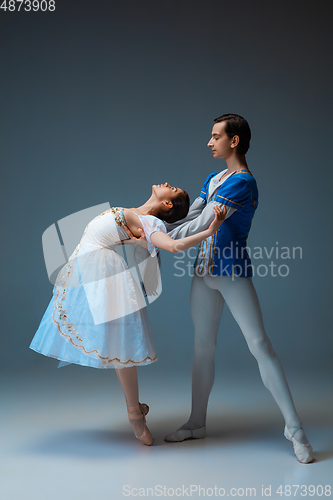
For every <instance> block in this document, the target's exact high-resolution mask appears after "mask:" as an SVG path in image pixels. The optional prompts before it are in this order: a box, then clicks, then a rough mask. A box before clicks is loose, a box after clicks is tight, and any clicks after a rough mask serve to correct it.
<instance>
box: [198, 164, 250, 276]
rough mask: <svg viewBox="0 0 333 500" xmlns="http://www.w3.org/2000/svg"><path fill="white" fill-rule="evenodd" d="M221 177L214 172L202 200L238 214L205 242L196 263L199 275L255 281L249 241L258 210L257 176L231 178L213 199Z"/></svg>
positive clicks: (246, 174) (241, 173) (245, 172)
mask: <svg viewBox="0 0 333 500" xmlns="http://www.w3.org/2000/svg"><path fill="white" fill-rule="evenodd" d="M217 174H218V172H214V173H212V174H210V175H209V176H208V177H207V179H206V180H205V182H204V184H203V187H202V190H201V193H200V197H201V198H202V199H203V200H204V202H205V204H207V203H208V202H210V201H212V200H214V201H216V202H219V203H223V204H224V205H227V206H230V207H233V208H235V209H236V211H235V212H234V213H233V214H232V215H231V216H230V217H228V218H227V219H225V221H224V222H223V224H222V225H221V227H220V228H219V230H218V231H217V232H216V233H215V234H214V235H213V236H211V237H210V238H207V239H206V240H204V241H202V242H201V243H200V246H199V252H198V255H197V259H196V261H195V264H194V266H195V268H196V273H197V274H199V275H200V274H210V275H215V276H231V275H232V274H233V272H234V274H235V275H237V276H242V277H252V266H251V260H250V257H249V254H248V252H247V237H248V234H249V231H250V228H251V223H252V219H253V216H254V213H255V211H256V209H257V206H258V189H257V183H256V181H255V179H254V177H253V175H252V174H251V173H250V172H249V171H248V170H240V171H237V172H235V173H233V174H232V175H230V176H229V177H228V178H227V179H226V180H225V181H224V182H223V184H221V185H220V186H219V187H218V188H217V189H216V190H215V191H214V192H213V193H212V194H211V196H209V184H210V181H211V180H212V179H213V177H215V176H216V175H217Z"/></svg>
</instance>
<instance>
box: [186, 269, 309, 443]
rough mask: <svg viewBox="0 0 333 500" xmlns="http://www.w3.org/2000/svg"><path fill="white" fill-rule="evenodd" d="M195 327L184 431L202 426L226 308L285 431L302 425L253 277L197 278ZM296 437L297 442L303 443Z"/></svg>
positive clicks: (194, 283) (193, 312) (194, 284)
mask: <svg viewBox="0 0 333 500" xmlns="http://www.w3.org/2000/svg"><path fill="white" fill-rule="evenodd" d="M190 302H191V315H192V319H193V323H194V361H193V371H192V412H191V416H190V419H189V422H188V423H187V424H185V425H184V426H183V427H182V428H184V429H185V428H190V427H192V426H191V423H193V424H194V425H195V427H202V426H205V424H206V412H207V405H208V398H209V394H210V392H211V389H212V386H213V382H214V352H215V346H216V338H217V331H218V326H219V323H220V318H221V314H222V310H223V306H224V302H226V303H227V305H228V307H229V309H230V311H231V314H232V315H233V317H234V318H235V320H236V322H237V323H238V325H239V327H240V329H241V331H242V333H243V335H244V337H245V340H246V342H247V345H248V347H249V349H250V352H251V354H252V355H253V356H254V357H255V358H256V360H257V362H258V366H259V371H260V375H261V378H262V381H263V383H264V385H265V386H266V387H267V389H269V390H270V392H271V393H272V395H273V397H274V399H275V401H276V403H277V404H278V406H279V408H280V410H281V412H282V414H283V417H284V419H285V423H286V425H287V426H288V427H294V426H297V425H300V423H301V422H300V418H299V416H298V415H297V412H296V409H295V406H294V402H293V400H292V396H291V393H290V390H289V387H288V383H287V380H286V377H285V375H284V372H283V369H282V366H281V364H280V361H279V359H278V357H277V355H276V353H275V351H274V349H273V347H272V344H271V342H270V340H269V338H268V337H267V335H266V332H265V329H264V324H263V319H262V313H261V309H260V305H259V301H258V297H257V294H256V291H255V288H254V286H253V283H252V279H251V278H240V277H237V276H234V277H221V276H204V277H200V276H196V275H194V277H193V281H192V288H191V296H190ZM301 434H304V433H303V432H302V433H299V434H298V439H299V441H304V442H305V443H306V442H307V440H306V437H305V434H304V436H303V435H301Z"/></svg>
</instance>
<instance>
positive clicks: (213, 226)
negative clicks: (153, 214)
mask: <svg viewBox="0 0 333 500" xmlns="http://www.w3.org/2000/svg"><path fill="white" fill-rule="evenodd" d="M226 212H227V209H226V207H225V206H224V207H223V210H222V209H221V208H220V207H219V206H215V207H213V213H214V215H215V217H214V220H213V222H211V223H210V225H209V227H208V229H205V230H204V231H201V232H200V233H197V234H193V235H192V236H186V237H185V238H181V239H179V240H173V239H172V238H171V237H170V236H169V235H168V234H165V233H163V232H162V231H155V232H154V233H153V234H152V235H151V237H150V240H151V242H152V243H153V245H155V246H156V247H157V248H160V249H161V250H167V251H168V252H172V253H177V252H182V251H183V250H187V249H188V248H191V247H193V246H195V245H196V244H197V243H200V242H201V241H203V240H205V239H206V238H209V237H210V236H212V235H213V234H214V233H216V231H217V230H218V229H219V227H220V226H221V224H222V223H223V221H224V219H225V217H226Z"/></svg>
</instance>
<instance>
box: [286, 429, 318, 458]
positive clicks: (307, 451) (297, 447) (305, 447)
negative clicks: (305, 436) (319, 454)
mask: <svg viewBox="0 0 333 500" xmlns="http://www.w3.org/2000/svg"><path fill="white" fill-rule="evenodd" d="M291 429H295V430H294V431H293V432H292V433H291V432H290V430H289V429H288V427H287V426H285V428H284V437H285V438H287V439H288V440H289V441H291V442H292V443H293V447H294V453H295V455H296V458H297V460H298V461H299V462H301V464H308V463H310V462H313V460H314V457H313V448H312V446H311V444H310V443H307V444H303V443H300V442H299V441H297V440H296V439H295V438H294V435H295V434H296V432H297V431H299V430H300V429H302V427H301V426H300V425H298V426H297V427H291Z"/></svg>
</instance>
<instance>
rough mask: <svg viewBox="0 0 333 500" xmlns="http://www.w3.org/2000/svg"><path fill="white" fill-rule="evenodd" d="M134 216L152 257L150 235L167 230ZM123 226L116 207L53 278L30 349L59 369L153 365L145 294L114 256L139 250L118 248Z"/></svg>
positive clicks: (154, 220) (153, 220) (97, 219)
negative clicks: (69, 365)
mask: <svg viewBox="0 0 333 500" xmlns="http://www.w3.org/2000/svg"><path fill="white" fill-rule="evenodd" d="M139 217H140V220H141V222H142V226H143V230H144V232H145V236H146V239H147V242H148V250H149V252H150V255H152V256H155V255H156V253H157V252H158V249H157V248H155V247H154V245H153V244H152V243H151V241H150V236H151V234H152V233H153V232H155V231H163V232H165V233H166V232H167V231H166V227H165V225H164V223H163V222H162V221H161V220H160V219H157V218H156V217H153V216H151V215H144V216H139ZM124 225H125V219H124V215H123V208H119V207H112V208H110V209H109V210H106V211H105V212H103V213H102V214H100V215H98V216H97V217H95V218H94V219H93V220H92V221H91V222H89V224H88V225H87V227H86V229H85V231H84V233H83V236H82V238H81V241H80V243H79V245H78V246H77V247H76V249H75V251H74V252H73V254H72V255H71V256H70V258H69V260H68V263H67V264H66V265H65V266H64V267H63V268H62V269H61V271H60V272H59V274H58V277H57V279H56V282H55V286H54V290H53V297H52V299H51V301H50V303H49V305H48V308H47V310H46V311H45V314H44V316H43V318H42V320H41V323H40V325H39V328H38V330H37V332H36V334H35V336H34V338H33V340H32V342H31V344H30V346H29V347H30V348H31V349H33V350H34V351H37V352H39V353H41V354H44V355H45V356H50V357H53V358H56V359H59V360H60V361H62V362H64V364H66V363H76V364H79V365H84V366H91V367H95V368H124V367H130V366H141V365H148V364H150V363H153V362H154V361H157V357H156V354H155V349H154V343H153V338H152V333H151V329H150V325H149V320H148V315H147V311H146V302H145V297H144V294H143V293H142V289H140V286H139V285H138V281H137V280H135V279H134V276H133V270H132V269H131V268H129V266H128V264H127V263H126V260H125V258H124V257H123V256H122V255H119V252H118V253H117V252H116V251H115V249H116V248H117V249H118V250H119V249H124V248H125V247H132V248H134V247H135V248H137V249H138V248H139V249H140V247H138V246H137V245H124V246H123V247H122V246H120V247H119V246H118V245H121V242H122V241H124V240H126V239H128V238H129V237H128V235H127V233H126V231H125V229H124V228H123V226H124ZM117 246H118V247H117ZM140 250H142V249H140ZM143 250H144V251H145V252H147V251H146V250H145V249H143ZM120 253H121V252H120ZM147 255H148V256H149V253H148V254H147ZM142 262H143V261H142V260H141V264H142ZM141 264H140V266H141Z"/></svg>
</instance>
